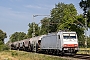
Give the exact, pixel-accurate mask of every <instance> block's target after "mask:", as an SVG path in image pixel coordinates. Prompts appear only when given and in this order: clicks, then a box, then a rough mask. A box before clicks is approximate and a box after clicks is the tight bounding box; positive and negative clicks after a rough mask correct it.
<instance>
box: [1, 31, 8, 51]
mask: <svg viewBox="0 0 90 60" xmlns="http://www.w3.org/2000/svg"><path fill="white" fill-rule="evenodd" d="M5 38H7V36H6V33H5V32H3V31H2V30H0V51H4V50H8V49H9V47H8V46H7V45H5V44H4V39H5Z"/></svg>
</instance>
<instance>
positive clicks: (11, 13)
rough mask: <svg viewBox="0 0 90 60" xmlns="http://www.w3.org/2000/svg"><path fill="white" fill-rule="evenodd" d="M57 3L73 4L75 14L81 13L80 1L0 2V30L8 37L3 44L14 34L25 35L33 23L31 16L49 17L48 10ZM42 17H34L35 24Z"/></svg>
mask: <svg viewBox="0 0 90 60" xmlns="http://www.w3.org/2000/svg"><path fill="white" fill-rule="evenodd" d="M58 2H63V3H66V4H70V3H73V4H74V5H75V8H76V9H77V12H78V13H79V14H80V13H83V11H82V10H81V9H80V7H79V2H80V0H0V29H1V30H3V31H4V32H6V33H7V36H8V38H7V39H5V42H7V41H8V39H9V35H11V34H13V33H14V32H25V33H27V32H28V31H27V30H28V24H29V23H31V22H32V21H33V18H32V15H36V14H38V15H50V10H52V9H53V8H54V6H55V4H57V3H58ZM43 17H45V16H43ZM43 17H42V16H39V17H36V18H35V22H36V23H38V22H40V20H41V19H42V18H43ZM88 34H89V35H90V31H89V33H88Z"/></svg>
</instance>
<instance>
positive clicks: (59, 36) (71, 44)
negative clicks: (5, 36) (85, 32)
mask: <svg viewBox="0 0 90 60" xmlns="http://www.w3.org/2000/svg"><path fill="white" fill-rule="evenodd" d="M11 46H12V48H13V49H19V50H25V51H34V52H41V53H50V54H67V53H68V54H76V53H77V52H78V50H79V48H78V38H77V34H76V32H65V31H59V32H56V33H49V34H47V35H41V36H37V37H32V38H28V39H24V40H21V41H17V42H13V43H12V45H11Z"/></svg>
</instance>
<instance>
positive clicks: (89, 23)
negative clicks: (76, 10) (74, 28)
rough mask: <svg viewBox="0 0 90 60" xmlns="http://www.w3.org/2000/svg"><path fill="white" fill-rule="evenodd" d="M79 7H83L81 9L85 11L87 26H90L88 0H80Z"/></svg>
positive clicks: (89, 4)
mask: <svg viewBox="0 0 90 60" xmlns="http://www.w3.org/2000/svg"><path fill="white" fill-rule="evenodd" d="M79 5H80V7H81V8H82V9H83V11H84V12H85V11H86V13H87V14H86V15H87V26H88V28H90V0H85V1H83V0H81V1H80V3H79Z"/></svg>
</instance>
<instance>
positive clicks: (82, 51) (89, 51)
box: [77, 48, 90, 55]
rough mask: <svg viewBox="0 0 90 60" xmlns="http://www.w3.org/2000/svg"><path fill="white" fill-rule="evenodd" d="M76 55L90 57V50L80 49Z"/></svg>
mask: <svg viewBox="0 0 90 60" xmlns="http://www.w3.org/2000/svg"><path fill="white" fill-rule="evenodd" d="M77 54H89V55H90V48H80V49H79V51H78V52H77Z"/></svg>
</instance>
